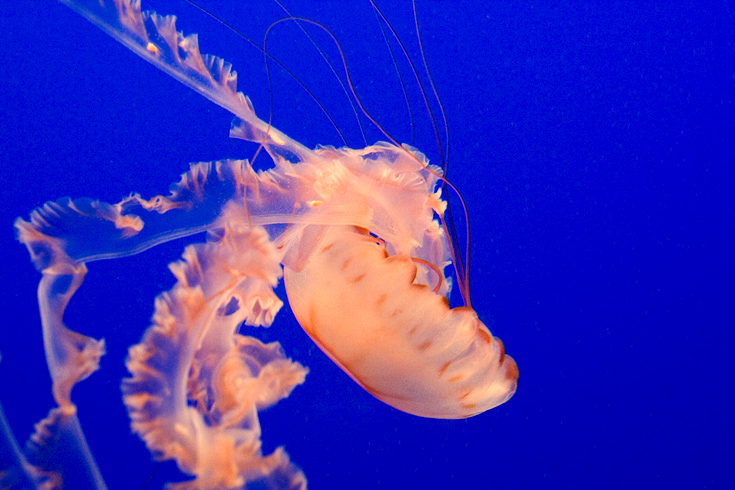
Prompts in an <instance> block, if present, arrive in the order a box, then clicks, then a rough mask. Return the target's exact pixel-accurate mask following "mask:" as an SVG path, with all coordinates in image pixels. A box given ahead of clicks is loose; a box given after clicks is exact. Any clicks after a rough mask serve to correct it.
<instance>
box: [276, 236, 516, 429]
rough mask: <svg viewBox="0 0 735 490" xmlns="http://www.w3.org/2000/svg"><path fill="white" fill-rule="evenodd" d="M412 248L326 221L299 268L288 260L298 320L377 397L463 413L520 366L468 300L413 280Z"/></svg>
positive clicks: (488, 398)
mask: <svg viewBox="0 0 735 490" xmlns="http://www.w3.org/2000/svg"><path fill="white" fill-rule="evenodd" d="M416 273H417V267H416V264H415V262H414V261H412V260H411V258H410V257H408V256H405V255H389V254H388V253H387V252H386V250H385V249H384V248H383V247H382V246H381V244H379V243H377V242H376V240H375V239H374V238H373V237H372V236H371V235H370V234H368V233H365V232H364V231H361V230H359V229H355V228H354V227H344V228H340V227H333V228H331V229H330V231H329V232H328V234H327V236H325V238H324V239H323V240H322V242H321V243H320V244H319V249H318V251H315V252H314V254H313V255H312V256H311V257H310V259H309V262H308V264H307V265H306V267H305V268H304V270H302V271H300V272H295V271H292V270H291V269H288V268H286V273H285V281H286V290H287V291H288V297H289V303H290V305H291V308H292V309H293V311H294V314H295V315H296V318H297V319H298V321H299V323H300V324H301V326H302V327H303V328H304V330H305V331H306V332H307V333H308V334H309V336H310V337H311V338H312V339H313V340H314V342H315V343H316V344H317V345H319V347H320V348H321V349H322V350H323V351H324V352H325V353H326V354H327V355H328V356H329V357H330V358H331V359H332V360H333V361H334V362H335V363H337V364H338V365H339V366H340V367H341V368H342V369H343V370H344V371H345V372H346V373H347V374H349V375H350V376H351V377H352V378H353V379H354V380H355V381H357V382H358V383H359V384H360V385H361V386H362V387H363V388H365V389H366V390H367V391H369V392H370V393H371V394H373V395H374V396H375V397H376V398H378V399H380V400H382V401H384V402H385V403H387V404H388V405H390V406H392V407H395V408H397V409H399V410H403V411H404V412H408V413H411V414H414V415H419V416H422V417H434V418H446V419H456V418H466V417H470V416H472V415H476V414H478V413H480V412H484V411H485V410H488V409H490V408H493V407H495V406H497V405H500V404H501V403H503V402H504V401H506V400H507V399H508V398H510V397H511V396H512V394H513V392H514V391H515V386H516V380H517V377H518V370H517V367H516V365H515V362H514V361H513V359H512V358H510V357H509V356H505V352H504V350H503V344H502V343H501V342H500V341H499V340H498V339H494V338H493V337H492V335H491V334H490V332H489V331H488V329H487V328H486V327H485V325H483V324H482V322H481V321H480V320H479V319H478V318H477V314H476V313H475V312H474V310H472V309H471V308H467V307H459V308H454V309H450V308H449V303H448V302H447V300H446V298H445V297H444V296H441V295H439V294H436V293H434V292H433V291H432V290H431V289H430V288H429V287H428V286H426V285H423V284H417V283H416V282H415V279H416Z"/></svg>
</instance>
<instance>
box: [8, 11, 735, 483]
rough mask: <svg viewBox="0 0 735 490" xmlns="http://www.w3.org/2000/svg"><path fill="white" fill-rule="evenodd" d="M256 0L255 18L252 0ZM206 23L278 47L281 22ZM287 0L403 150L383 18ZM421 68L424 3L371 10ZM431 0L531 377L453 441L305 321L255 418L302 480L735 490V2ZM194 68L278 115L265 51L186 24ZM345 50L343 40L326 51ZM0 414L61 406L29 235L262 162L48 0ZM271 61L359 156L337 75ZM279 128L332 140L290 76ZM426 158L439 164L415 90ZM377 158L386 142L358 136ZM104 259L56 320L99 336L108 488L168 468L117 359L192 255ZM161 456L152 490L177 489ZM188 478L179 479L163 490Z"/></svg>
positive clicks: (292, 55) (506, 309)
mask: <svg viewBox="0 0 735 490" xmlns="http://www.w3.org/2000/svg"><path fill="white" fill-rule="evenodd" d="M239 3H245V2H239ZM263 3H265V4H266V5H264V6H252V7H251V6H237V5H235V6H233V5H227V4H226V3H225V2H208V3H206V4H207V5H209V6H210V8H211V9H212V10H213V11H214V12H216V13H217V14H218V15H219V16H221V17H222V18H223V19H225V20H227V21H228V22H230V23H231V24H232V25H234V26H236V27H237V28H238V29H240V30H241V31H242V32H244V33H245V34H246V35H248V36H251V37H252V38H253V39H254V40H256V41H257V42H261V41H262V38H263V35H264V33H265V30H266V28H267V26H268V25H269V24H270V23H271V22H272V21H274V20H276V19H278V18H280V17H282V16H283V14H282V12H279V10H278V8H277V7H276V6H275V5H272V4H270V3H269V2H263ZM301 3H303V5H302V4H300V3H299V2H288V4H287V5H288V7H289V8H291V9H292V12H293V13H294V14H297V15H299V16H303V17H308V18H312V19H315V20H318V21H321V22H322V23H323V24H324V25H325V26H327V27H329V28H330V29H332V31H333V32H334V34H335V35H336V36H337V37H338V39H339V40H340V41H341V42H342V45H343V48H344V50H345V54H346V56H347V60H348V64H349V67H350V69H351V72H352V76H353V79H354V80H355V83H356V89H357V91H358V93H359V94H360V96H361V97H362V99H363V101H364V104H365V106H366V107H367V108H368V110H369V111H370V112H371V113H372V115H373V116H374V117H375V118H376V119H377V120H378V121H379V122H380V123H381V124H383V125H384V126H385V127H386V129H387V130H388V131H390V132H391V134H393V135H394V136H396V137H397V139H399V140H400V141H405V142H411V129H410V124H409V122H408V121H409V118H408V116H407V111H406V109H405V102H404V99H403V95H402V92H401V89H400V85H399V83H398V80H397V78H396V77H395V69H394V67H393V64H392V62H391V58H390V55H389V53H388V51H387V49H386V48H385V41H384V40H383V37H382V35H381V32H380V29H379V27H378V24H377V22H376V20H375V15H374V14H373V13H372V11H371V9H370V6H369V4H368V3H367V2H362V1H356V0H355V1H350V2H301ZM382 3H386V4H388V3H390V5H382V7H384V9H385V13H386V15H387V17H388V18H389V19H390V20H391V21H392V22H393V23H394V25H395V27H396V29H397V30H398V32H399V34H400V36H401V37H402V38H403V39H404V40H405V41H406V43H407V49H408V51H409V52H410V54H411V55H412V56H413V57H414V58H415V59H416V61H417V62H419V63H420V56H419V50H418V45H417V44H416V41H415V37H414V31H413V21H412V17H411V15H412V14H411V6H410V3H408V2H404V1H401V2H382ZM598 3H599V5H598V4H590V3H588V2H562V3H559V2H550V1H542V2H510V1H499V2H475V3H471V2H461V7H458V5H459V2H456V3H455V2H433V1H432V2H421V1H419V2H418V12H419V19H420V23H421V29H422V35H423V40H424V49H425V53H426V58H427V61H428V63H429V66H430V68H431V69H432V73H433V75H434V77H435V82H436V86H437V90H438V92H439V94H440V95H441V97H442V101H443V103H444V107H445V109H446V116H447V120H448V124H449V130H450V137H451V148H450V151H449V166H450V170H449V172H450V177H451V179H452V181H453V182H454V184H455V185H457V187H459V188H460V189H461V191H462V193H463V195H464V197H465V199H466V201H467V205H468V209H469V213H470V216H471V219H472V293H473V304H474V307H475V308H476V310H477V311H478V314H479V315H480V316H481V318H482V319H483V320H484V321H485V323H487V324H488V326H489V327H490V329H491V330H492V331H493V333H494V334H496V335H498V336H499V337H500V338H501V339H502V340H503V341H504V343H505V345H506V349H507V352H508V353H509V354H510V355H512V356H513V357H514V358H515V359H516V361H517V362H518V365H519V368H520V373H521V374H520V381H519V386H518V391H517V393H516V395H515V396H514V397H513V398H512V399H511V400H510V401H509V402H507V403H506V404H504V405H502V406H500V407H498V408H495V409H493V410H491V411H489V412H487V413H484V414H482V415H479V416H477V417H474V418H472V419H468V420H462V421H437V420H425V419H419V418H416V417H412V416H409V415H406V414H404V413H401V412H399V411H397V410H394V409H392V408H390V407H387V406H385V405H383V404H382V403H381V402H379V401H377V400H375V399H374V398H372V397H371V396H370V395H369V394H367V393H366V392H364V391H363V390H362V389H361V388H359V387H358V386H357V385H355V384H354V383H353V382H352V381H351V380H350V379H349V378H348V377H347V376H346V375H345V374H344V373H342V371H341V370H340V369H339V368H337V367H336V366H334V365H333V364H332V363H331V361H329V360H328V359H327V358H326V356H325V355H323V354H322V353H321V352H320V351H319V349H318V348H316V347H315V346H314V345H313V344H312V343H311V341H310V340H309V339H308V337H307V336H306V335H305V334H304V333H303V332H302V331H301V329H300V328H299V326H298V324H297V323H296V322H295V320H294V319H293V316H292V315H291V313H290V311H289V310H288V307H285V308H284V309H283V310H282V312H281V313H280V315H279V316H280V318H279V319H278V320H277V321H276V323H275V324H274V325H273V327H271V329H270V330H268V331H266V332H260V333H262V338H265V339H268V340H279V341H281V343H282V344H283V345H284V348H285V350H286V352H287V354H288V355H289V356H291V357H293V358H294V359H296V360H298V361H299V362H301V363H302V364H304V365H307V366H308V367H309V368H310V370H311V372H310V374H309V376H308V377H307V381H306V383H305V384H304V385H303V386H301V387H299V388H297V389H296V390H295V391H294V393H293V394H292V395H291V396H290V397H289V398H288V399H286V400H284V401H282V402H281V403H279V405H277V406H276V407H274V408H272V409H270V410H269V411H267V412H265V413H264V414H262V419H261V420H262V425H263V441H264V445H265V450H266V451H267V452H270V451H272V450H273V449H274V448H275V447H277V446H280V445H285V448H286V450H287V451H288V452H289V454H290V455H291V458H292V460H293V461H294V462H295V463H296V464H298V465H299V466H300V467H301V468H302V469H303V470H304V472H305V474H306V476H307V478H308V479H309V481H310V486H311V488H314V489H321V488H371V489H372V488H462V487H463V486H467V487H470V488H577V489H588V488H644V487H645V488H651V487H652V488H708V489H709V488H733V487H735V477H734V476H733V472H732V461H733V457H734V456H735V451H734V450H733V444H732V438H733V436H734V435H735V434H734V431H733V423H732V420H731V418H730V417H731V414H730V412H731V407H732V405H733V393H732V392H733V381H732V375H733V373H735V370H734V369H733V366H732V361H731V357H732V345H733V341H734V340H735V336H734V335H733V327H735V318H734V316H735V315H733V293H734V292H735V291H733V280H732V277H733V272H734V271H733V260H732V254H733V246H732V238H733V236H735V233H733V230H734V226H733V225H734V224H735V220H734V219H733V201H732V195H733V184H734V183H735V179H733V177H734V173H735V172H733V164H734V163H735V102H734V99H735V5H733V3H732V2H731V1H725V0H720V1H718V2H712V3H707V4H706V5H703V4H701V3H700V2H693V1H677V2H671V1H664V2H660V1H650V2H624V1H622V2H605V4H604V5H602V2H598ZM146 5H147V7H149V8H154V9H155V10H157V11H159V12H160V13H176V14H178V15H179V18H180V22H179V28H180V29H183V30H184V31H186V32H198V33H199V34H200V45H201V46H202V51H203V52H208V53H213V54H217V55H220V56H222V57H223V58H225V59H227V60H230V61H232V63H233V65H235V67H236V69H237V70H238V73H239V75H240V83H239V88H240V90H242V91H243V92H244V93H246V94H248V95H250V97H251V98H252V100H253V103H254V105H255V109H256V111H257V112H258V114H260V115H261V117H265V116H266V115H267V113H268V107H269V105H268V104H269V99H268V88H267V80H266V77H265V70H264V67H263V61H262V57H261V56H259V55H258V54H257V52H255V50H253V49H252V48H251V47H250V46H249V45H248V44H247V43H245V42H244V41H242V40H240V39H239V38H237V37H236V36H235V35H234V34H233V33H232V32H229V31H227V30H226V29H224V28H222V27H221V26H218V25H217V24H216V23H214V22H212V21H211V20H210V19H207V18H205V17H204V16H203V15H202V14H201V13H199V12H197V11H195V10H193V9H192V8H191V7H189V6H187V5H185V4H183V3H181V2H178V1H173V0H172V1H166V2H156V3H155V4H152V3H149V4H146V3H145V2H144V6H146ZM313 32H314V33H315V36H316V38H317V40H318V42H319V43H320V44H322V45H323V46H324V47H325V50H326V52H327V54H328V55H329V56H330V57H334V56H335V51H334V50H333V49H332V46H331V45H330V44H329V41H328V39H327V38H326V37H325V36H323V35H321V34H320V33H319V32H318V31H315V30H314V31H313ZM0 42H1V44H0V45H2V49H1V50H0V60H1V63H0V66H2V67H3V75H2V77H0V84H1V86H0V94H2V97H0V114H2V119H1V120H0V141H1V142H2V145H1V147H0V152H1V155H0V158H1V159H2V162H1V163H0V172H1V176H0V182H1V183H2V185H1V186H0V202H2V206H1V207H0V250H2V254H1V255H0V260H2V264H0V274H2V285H3V286H2V294H0V302H1V306H0V308H1V311H3V312H4V316H3V321H2V322H1V324H2V327H0V329H1V330H0V352H2V356H3V360H2V362H1V363H0V401H2V403H3V405H4V408H5V411H6V414H7V417H8V419H9V421H10V423H11V425H12V427H13V428H14V430H15V434H16V437H17V438H18V440H19V441H23V440H25V438H26V437H27V436H28V435H29V433H30V432H31V430H32V427H33V424H34V423H35V422H37V421H38V420H40V419H41V418H43V417H44V416H45V414H46V412H47V411H48V409H49V408H51V406H52V398H51V395H50V382H49V379H48V372H47V369H46V365H45V361H44V356H43V348H42V341H41V330H40V320H39V315H38V312H37V305H36V285H37V281H38V279H39V277H40V276H39V274H38V273H37V272H36V271H35V270H34V268H33V266H32V265H31V263H30V261H29V259H28V254H27V252H26V250H25V248H24V247H22V246H21V245H20V244H19V243H17V242H16V241H15V240H14V237H13V229H12V222H13V220H14V219H15V218H16V217H18V216H21V217H27V216H28V213H29V212H30V211H31V210H32V209H33V208H34V207H36V206H39V205H41V204H42V203H43V202H45V201H47V200H54V199H57V198H58V197H61V196H67V195H68V196H72V197H81V196H87V197H92V198H98V199H103V200H106V201H109V202H117V201H118V200H119V199H120V198H122V197H123V196H125V195H127V194H129V193H130V192H133V191H135V192H139V193H141V194H142V195H143V196H146V197H150V196H153V195H156V194H159V193H165V192H166V191H167V189H168V185H169V184H170V183H172V182H174V181H176V180H178V175H179V174H180V173H182V172H184V171H185V170H186V169H187V168H188V163H189V162H196V161H209V160H217V159H222V158H235V157H239V158H246V157H249V156H251V154H252V151H253V148H252V146H249V145H247V144H246V143H244V142H240V141H231V140H229V138H228V137H227V135H228V130H229V124H230V120H231V116H230V115H229V114H228V113H226V112H225V111H224V110H222V109H220V108H219V107H216V106H214V105H213V104H211V103H210V102H208V101H207V100H205V99H203V98H202V97H200V96H199V95H197V94H195V93H193V92H191V91H189V90H188V89H187V88H185V87H184V86H183V85H181V84H179V83H178V82H176V81H174V80H172V79H169V78H168V77H167V76H166V75H164V74H162V73H159V72H158V71H157V70H156V69H154V68H153V67H151V66H150V65H148V64H147V63H145V62H144V61H142V60H140V59H139V58H137V57H136V56H135V55H133V54H132V53H129V52H128V51H127V50H126V49H125V48H123V47H122V46H121V45H119V44H117V43H116V42H115V41H113V40H112V39H109V38H108V37H107V36H106V35H105V34H103V33H102V32H101V31H99V30H98V29H96V28H95V27H94V26H92V25H91V24H89V23H88V22H87V21H86V20H84V19H82V18H81V17H79V16H77V15H76V14H75V13H73V12H72V11H70V10H69V9H67V8H66V7H64V6H62V5H60V4H57V3H56V2H53V1H41V2H13V3H11V2H4V3H3V4H2V5H1V6H0ZM268 47H269V49H270V50H271V51H272V52H274V53H275V54H276V55H277V56H278V57H279V58H281V59H282V60H283V61H284V63H286V64H287V65H288V66H289V67H290V68H291V69H292V70H293V71H294V72H295V73H297V75H298V76H299V77H300V78H302V80H303V81H304V83H306V84H307V85H308V86H309V87H311V88H312V89H313V90H314V91H315V93H316V95H317V96H318V98H319V99H320V100H321V101H322V103H323V104H324V105H325V106H326V107H327V108H328V109H329V110H330V111H331V112H332V113H333V114H334V116H335V119H336V120H337V121H338V122H339V123H340V124H341V125H343V126H344V131H345V133H346V136H347V140H348V143H349V144H350V145H351V146H355V147H357V146H363V145H364V143H363V142H362V140H361V137H360V134H359V132H358V128H357V125H356V124H355V122H354V116H351V115H350V109H349V104H348V102H347V99H346V98H345V97H344V96H343V95H341V94H340V92H339V86H338V85H337V84H336V82H335V81H334V78H333V77H332V76H331V74H330V72H329V70H328V68H327V67H326V65H325V64H324V63H323V62H321V61H320V58H319V55H318V54H317V53H316V52H315V50H314V49H313V47H312V46H311V45H310V44H308V42H306V41H305V40H304V37H303V35H302V34H301V33H300V32H299V31H298V30H297V29H295V28H293V26H290V27H289V26H286V25H283V26H281V27H279V28H277V29H276V30H274V32H273V33H272V37H270V38H269V44H268ZM273 83H274V85H273V93H274V98H275V108H274V113H273V124H274V125H275V126H276V127H278V128H279V129H280V130H282V131H283V132H285V133H286V134H288V135H289V136H291V137H293V138H295V139H296V140H298V141H300V142H302V143H304V144H306V145H307V146H310V147H313V146H314V145H316V144H332V145H337V146H340V145H342V143H341V141H340V140H339V138H338V136H337V134H336V132H335V131H334V130H333V129H332V128H331V127H330V126H329V124H328V122H327V121H326V119H325V118H324V117H323V115H321V113H320V112H319V110H318V108H317V107H316V105H315V104H314V103H313V102H312V101H311V99H310V98H309V97H308V95H306V94H305V93H304V92H303V91H302V90H301V89H299V87H298V86H297V85H296V84H294V83H293V82H292V81H291V80H289V79H288V78H287V77H285V76H283V74H282V73H280V72H279V71H278V70H277V69H275V68H274V69H273ZM408 98H409V99H411V101H412V102H413V103H414V104H413V107H414V113H415V114H414V115H415V118H416V126H415V128H416V139H415V142H414V145H415V146H417V147H419V148H420V149H422V150H423V151H424V152H425V153H426V154H427V155H428V156H429V158H430V159H431V160H432V162H437V163H438V161H439V156H438V150H437V147H436V143H435V141H434V139H433V134H432V133H431V131H430V126H429V124H428V122H429V119H428V115H427V112H426V110H425V108H424V106H422V105H421V104H422V102H421V100H420V99H419V94H418V92H417V91H416V89H415V86H413V85H410V83H409V89H408ZM378 139H381V137H380V135H379V133H378V132H377V131H376V130H375V129H374V128H370V129H369V131H368V134H367V140H368V142H369V143H372V142H374V141H376V140H378ZM197 239H198V240H201V239H202V237H193V238H192V239H189V240H182V241H178V242H173V243H169V244H166V245H163V246H161V247H158V248H155V249H152V250H149V251H147V252H145V253H143V254H140V255H138V256H135V257H130V258H126V259H121V260H115V261H107V262H95V263H91V264H89V274H88V276H87V279H86V280H85V283H84V285H83V286H82V288H81V290H80V292H79V293H78V294H77V295H76V296H75V298H74V299H73V301H72V304H71V305H70V307H69V310H68V314H67V317H66V320H67V324H69V325H70V326H71V327H72V328H74V329H77V330H79V331H82V332H84V333H86V334H88V335H92V336H94V337H97V338H100V337H104V338H105V339H106V341H107V347H108V355H107V356H105V358H104V359H103V361H102V369H101V370H100V371H99V372H98V373H96V374H94V375H93V376H92V377H90V378H89V379H88V380H86V381H84V382H82V383H81V384H79V385H78V386H77V388H76V389H75V391H74V399H75V401H76V402H77V404H78V406H79V414H80V419H81V421H82V424H83V426H84V428H85V430H86V433H87V436H88V439H89V441H90V445H91V446H92V449H93V451H94V453H95V456H96V458H97V461H98V463H99V465H100V468H101V470H102V473H103V475H104V476H105V478H106V480H107V482H108V485H109V486H110V488H112V489H118V488H119V489H137V488H142V486H143V482H144V481H146V479H147V478H148V476H149V474H150V472H151V471H152V470H153V469H154V468H155V467H156V465H155V463H153V462H151V459H150V455H149V454H148V452H147V451H146V449H145V447H144V446H143V444H142V442H140V441H139V440H138V439H137V437H136V436H135V435H132V434H130V431H129V426H128V420H127V415H126V413H125V410H124V407H123V405H122V402H121V400H120V389H119V384H120V379H121V378H122V377H124V376H125V375H126V371H125V368H124V366H123V359H124V357H125V354H126V349H127V347H128V346H129V345H131V344H133V343H135V342H137V341H138V340H139V338H140V336H141V335H142V333H143V331H144V329H145V328H146V327H147V326H148V325H149V318H150V315H151V313H152V304H153V298H154V297H155V296H156V295H157V294H158V293H160V292H161V291H164V290H167V289H169V288H170V287H171V286H172V285H173V277H172V276H171V274H170V273H169V272H168V269H167V268H166V265H167V264H168V263H169V262H171V261H173V260H175V259H177V258H178V257H179V255H180V253H181V251H182V250H183V248H184V246H185V244H186V243H190V242H192V241H194V240H197ZM171 471H172V467H171V465H170V464H168V465H167V464H164V465H163V466H162V467H161V468H160V469H159V471H158V472H157V473H156V474H155V476H154V477H153V481H152V482H151V483H150V484H149V486H148V487H147V488H149V489H157V488H161V487H162V484H163V482H165V481H167V479H168V478H171V474H172V473H171ZM174 475H175V473H174Z"/></svg>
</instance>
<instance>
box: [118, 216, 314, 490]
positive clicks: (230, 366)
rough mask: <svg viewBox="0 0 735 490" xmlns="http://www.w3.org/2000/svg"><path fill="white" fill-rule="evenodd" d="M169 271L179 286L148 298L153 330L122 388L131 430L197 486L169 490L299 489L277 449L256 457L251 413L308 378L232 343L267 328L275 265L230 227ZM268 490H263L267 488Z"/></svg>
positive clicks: (258, 348) (255, 235)
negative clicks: (271, 485) (246, 331)
mask: <svg viewBox="0 0 735 490" xmlns="http://www.w3.org/2000/svg"><path fill="white" fill-rule="evenodd" d="M210 239H212V240H214V241H211V242H210V243H206V244H200V245H193V246H190V247H187V249H186V251H185V252H184V256H183V258H184V260H183V261H180V262H177V263H174V264H171V270H172V272H173V273H174V275H175V276H176V278H177V280H178V282H177V284H176V285H175V286H174V288H173V289H172V290H171V291H169V292H166V293H163V294H162V295H160V296H159V297H158V298H157V299H156V310H155V313H154V316H153V326H152V327H150V328H149V329H148V331H147V332H146V333H145V335H144V337H143V341H142V342H141V343H140V344H138V345H136V346H133V347H132V348H131V349H130V356H129V358H128V362H127V365H128V369H129V370H130V372H131V373H132V378H130V379H126V380H124V382H123V393H124V401H125V404H126V406H127V408H128V412H129V414H130V417H131V420H132V428H133V430H134V431H135V432H136V433H138V434H139V435H140V436H141V438H143V440H144V441H145V442H146V444H147V445H148V448H149V449H150V450H151V451H152V452H153V453H154V455H155V456H156V457H157V458H158V459H175V460H176V462H177V463H178V465H179V467H180V468H181V469H182V471H184V472H186V473H189V474H191V475H194V476H195V480H192V481H189V482H186V483H182V484H177V485H175V486H174V488H177V489H192V490H193V489H213V488H241V487H243V486H245V485H246V484H247V483H248V482H252V481H263V482H268V481H269V480H271V479H273V478H276V479H279V481H281V480H282V479H283V478H286V480H288V481H291V482H293V484H292V485H290V486H289V488H305V485H306V480H305V478H304V476H303V474H302V473H301V471H300V470H299V469H298V468H297V467H296V466H294V465H293V464H291V463H290V461H289V458H288V455H287V454H286V452H285V451H283V450H280V449H279V450H277V451H275V452H274V453H272V454H270V455H268V456H263V454H262V451H261V441H260V433H261V430H260V424H259V422H258V416H257V412H258V410H262V409H264V408H267V407H269V406H271V405H273V404H274V403H276V402H277V401H279V400H280V399H282V398H284V397H286V396H288V395H289V394H290V393H291V391H292V390H293V389H294V387H296V386H297V385H299V384H301V383H303V381H304V379H305V376H306V373H307V369H306V368H304V367H302V366H301V365H300V364H298V363H296V362H293V361H291V360H290V359H288V358H286V356H285V354H284V352H283V349H282V348H281V346H280V345H279V344H278V343H277V342H274V343H271V344H263V343H262V342H260V341H259V340H257V339H255V338H252V337H248V336H244V335H240V334H237V333H236V331H237V329H238V328H239V326H240V325H241V324H242V323H243V322H244V323H245V324H248V325H264V326H268V325H270V323H271V322H272V321H273V317H274V315H275V314H276V313H277V311H278V309H280V307H281V306H282V302H281V301H280V300H279V299H278V297H277V296H275V294H274V293H273V290H272V287H273V286H275V284H276V283H277V281H278V279H279V278H280V276H281V268H280V265H279V261H280V257H279V254H278V253H277V250H276V248H275V246H274V245H273V244H272V243H271V241H270V240H269V238H268V235H267V233H266V232H265V230H263V229H262V228H247V227H245V226H238V225H236V224H234V225H233V224H232V223H231V222H229V223H228V224H227V225H226V226H223V227H222V228H219V229H217V230H216V231H215V232H213V233H211V234H210ZM266 484H267V483H266Z"/></svg>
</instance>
